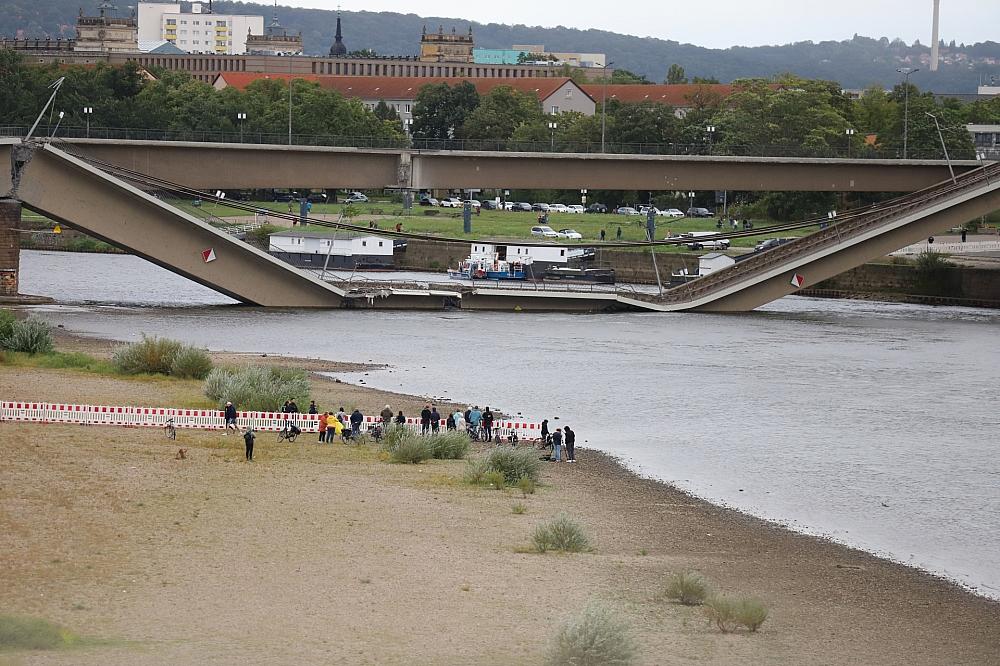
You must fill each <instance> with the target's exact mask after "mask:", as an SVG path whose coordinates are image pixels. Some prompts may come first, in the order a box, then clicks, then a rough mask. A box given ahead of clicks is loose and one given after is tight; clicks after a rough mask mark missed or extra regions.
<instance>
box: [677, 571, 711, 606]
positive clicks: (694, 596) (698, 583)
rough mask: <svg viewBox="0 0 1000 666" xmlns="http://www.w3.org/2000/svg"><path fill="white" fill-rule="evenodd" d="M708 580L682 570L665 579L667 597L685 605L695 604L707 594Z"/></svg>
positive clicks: (699, 602) (700, 601) (701, 600)
mask: <svg viewBox="0 0 1000 666" xmlns="http://www.w3.org/2000/svg"><path fill="white" fill-rule="evenodd" d="M708 589H709V588H708V581H706V580H705V579H704V578H702V577H701V576H699V575H698V574H696V573H693V572H690V571H682V572H681V573H677V574H674V575H673V576H671V577H670V580H669V581H667V590H666V593H667V598H668V599H673V600H675V601H679V602H680V603H682V604H684V605H685V606H697V605H699V604H701V603H702V602H704V601H705V597H707V596H708Z"/></svg>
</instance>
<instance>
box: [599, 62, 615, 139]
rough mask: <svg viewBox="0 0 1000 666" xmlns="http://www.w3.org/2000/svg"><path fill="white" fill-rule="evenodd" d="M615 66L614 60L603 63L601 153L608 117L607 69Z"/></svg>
mask: <svg viewBox="0 0 1000 666" xmlns="http://www.w3.org/2000/svg"><path fill="white" fill-rule="evenodd" d="M613 64H615V62H614V60H612V61H610V62H606V63H604V67H602V68H601V69H603V70H604V77H603V78H604V86H603V88H602V89H601V152H602V153H603V152H604V128H605V124H606V123H605V121H606V120H607V117H608V67H611V65H613Z"/></svg>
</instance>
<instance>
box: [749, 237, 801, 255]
mask: <svg viewBox="0 0 1000 666" xmlns="http://www.w3.org/2000/svg"><path fill="white" fill-rule="evenodd" d="M793 240H795V239H794V238H766V239H764V240H762V241H761V242H759V243H757V246H756V247H755V248H754V249H753V251H754V252H763V251H764V250H770V249H771V248H772V247H778V246H779V245H784V244H785V243H789V242H791V241H793Z"/></svg>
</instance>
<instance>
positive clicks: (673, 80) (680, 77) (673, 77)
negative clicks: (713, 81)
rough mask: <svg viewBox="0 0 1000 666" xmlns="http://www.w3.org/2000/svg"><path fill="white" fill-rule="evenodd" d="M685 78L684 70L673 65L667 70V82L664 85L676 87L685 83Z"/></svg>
mask: <svg viewBox="0 0 1000 666" xmlns="http://www.w3.org/2000/svg"><path fill="white" fill-rule="evenodd" d="M687 82H688V80H687V76H685V75H684V68H683V67H681V66H680V65H678V64H677V63H674V64H672V65H671V66H670V69H668V70H667V80H666V83H668V84H670V85H677V84H679V83H687Z"/></svg>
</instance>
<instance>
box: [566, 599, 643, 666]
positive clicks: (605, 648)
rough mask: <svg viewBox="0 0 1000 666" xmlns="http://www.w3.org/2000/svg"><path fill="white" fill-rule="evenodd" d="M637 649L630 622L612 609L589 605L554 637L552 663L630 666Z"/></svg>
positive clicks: (568, 621)
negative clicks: (616, 614)
mask: <svg viewBox="0 0 1000 666" xmlns="http://www.w3.org/2000/svg"><path fill="white" fill-rule="evenodd" d="M637 653H638V649H637V647H636V644H635V640H634V639H633V638H632V635H631V632H630V630H629V627H628V625H627V624H626V623H625V622H624V621H622V620H620V619H619V618H617V617H616V616H615V615H614V614H613V613H611V611H609V610H607V609H606V608H603V607H601V606H597V605H593V604H592V605H590V606H588V607H587V608H586V609H585V610H584V611H583V612H582V613H580V614H579V615H577V616H576V617H573V618H570V619H569V620H567V621H566V622H565V623H564V624H563V625H562V626H561V627H559V630H558V631H557V632H556V635H555V636H554V637H553V640H552V646H551V647H550V649H549V653H548V658H547V660H546V663H547V664H549V665H550V666H628V665H629V664H633V663H635V659H636V656H637Z"/></svg>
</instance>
